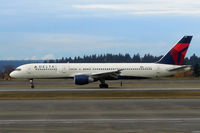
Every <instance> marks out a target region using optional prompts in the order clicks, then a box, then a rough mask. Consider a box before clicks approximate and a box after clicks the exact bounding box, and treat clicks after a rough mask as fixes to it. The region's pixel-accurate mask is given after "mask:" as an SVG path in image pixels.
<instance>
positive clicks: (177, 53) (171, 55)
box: [157, 36, 192, 65]
mask: <svg viewBox="0 0 200 133" xmlns="http://www.w3.org/2000/svg"><path fill="white" fill-rule="evenodd" d="M191 40H192V36H184V37H183V38H182V39H181V40H180V41H179V42H178V43H177V44H176V45H175V46H174V47H173V48H172V49H171V50H170V51H169V52H168V53H167V54H166V55H165V56H163V57H162V58H161V59H160V60H159V61H158V62H157V63H160V64H172V65H182V64H183V61H184V57H185V55H186V53H187V50H188V47H189V45H190V42H191Z"/></svg>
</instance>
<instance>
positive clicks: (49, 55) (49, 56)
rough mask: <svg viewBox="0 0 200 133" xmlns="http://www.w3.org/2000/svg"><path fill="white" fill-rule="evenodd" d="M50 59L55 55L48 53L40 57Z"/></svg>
mask: <svg viewBox="0 0 200 133" xmlns="http://www.w3.org/2000/svg"><path fill="white" fill-rule="evenodd" d="M51 59H55V56H54V55H53V54H48V55H45V56H44V57H42V60H51Z"/></svg>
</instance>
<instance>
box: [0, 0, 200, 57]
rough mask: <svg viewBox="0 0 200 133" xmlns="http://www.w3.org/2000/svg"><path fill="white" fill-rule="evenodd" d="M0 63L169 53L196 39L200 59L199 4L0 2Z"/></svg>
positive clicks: (158, 0)
mask: <svg viewBox="0 0 200 133" xmlns="http://www.w3.org/2000/svg"><path fill="white" fill-rule="evenodd" d="M0 3H1V4H0V46H1V52H0V59H49V58H61V57H70V56H72V57H73V56H83V55H90V54H105V53H113V54H118V53H122V54H125V53H129V54H130V55H133V54H137V53H140V54H141V55H144V54H145V53H150V54H153V55H156V56H159V55H163V54H165V53H166V52H167V51H168V50H169V49H170V48H171V47H172V46H173V45H174V44H175V43H176V42H177V41H179V40H180V39H181V38H182V37H183V36H184V35H193V40H192V43H191V46H190V48H189V50H188V54H187V56H191V55H192V54H194V53H195V54H196V55H198V56H200V52H199V51H200V44H199V43H200V1H198V0H0Z"/></svg>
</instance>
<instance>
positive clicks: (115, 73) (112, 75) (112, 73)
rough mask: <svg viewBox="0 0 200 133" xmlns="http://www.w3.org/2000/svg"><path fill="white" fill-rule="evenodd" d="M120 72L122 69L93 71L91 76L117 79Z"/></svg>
mask: <svg viewBox="0 0 200 133" xmlns="http://www.w3.org/2000/svg"><path fill="white" fill-rule="evenodd" d="M120 73H121V70H114V71H105V72H98V73H92V74H91V77H93V78H96V79H106V78H113V79H116V78H117V77H118V76H119V74H120Z"/></svg>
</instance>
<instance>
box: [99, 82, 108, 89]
mask: <svg viewBox="0 0 200 133" xmlns="http://www.w3.org/2000/svg"><path fill="white" fill-rule="evenodd" d="M100 82H101V84H100V85H99V88H108V87H109V86H108V84H106V83H105V80H103V81H100Z"/></svg>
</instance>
